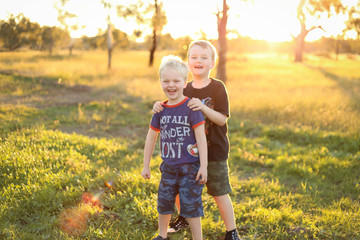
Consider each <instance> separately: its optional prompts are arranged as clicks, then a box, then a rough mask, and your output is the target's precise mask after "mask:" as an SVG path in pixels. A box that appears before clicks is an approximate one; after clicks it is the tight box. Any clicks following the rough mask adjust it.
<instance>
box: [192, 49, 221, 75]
mask: <svg viewBox="0 0 360 240" xmlns="http://www.w3.org/2000/svg"><path fill="white" fill-rule="evenodd" d="M188 65H189V68H190V70H191V72H192V74H193V75H194V76H201V77H208V76H209V73H210V71H211V69H213V68H214V66H215V63H214V61H213V60H212V58H211V52H210V50H209V49H207V48H202V47H201V46H198V45H194V46H192V47H191V49H190V51H189V59H188Z"/></svg>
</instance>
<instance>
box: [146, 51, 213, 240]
mask: <svg viewBox="0 0 360 240" xmlns="http://www.w3.org/2000/svg"><path fill="white" fill-rule="evenodd" d="M159 75H160V83H161V87H162V89H163V91H164V93H165V95H166V96H167V98H168V100H167V101H165V102H164V103H163V110H162V111H161V112H159V113H155V114H154V115H153V117H152V119H151V122H150V127H149V131H148V134H147V137H146V141H145V149H144V167H143V170H142V172H141V175H142V176H143V177H144V178H145V179H149V178H150V176H151V173H150V160H151V156H152V154H153V151H154V147H155V143H156V139H157V137H158V135H159V133H160V148H161V149H160V150H161V158H162V160H163V162H162V163H161V165H160V171H161V180H160V184H159V189H158V207H157V210H158V213H159V236H157V237H156V238H154V239H153V240H164V239H165V240H166V239H169V238H168V237H167V228H168V225H169V222H170V218H171V214H172V213H173V211H174V204H175V198H176V196H177V195H179V196H180V206H181V211H180V214H181V216H183V217H185V218H186V220H187V222H188V223H189V225H190V229H191V233H192V237H193V239H194V240H202V230H201V219H200V217H202V216H203V215H204V213H203V206H202V199H201V194H202V189H203V187H204V184H205V183H206V181H207V146H206V135H205V128H204V123H205V121H204V116H203V114H202V113H201V112H200V111H192V110H191V109H190V108H189V107H188V103H189V101H190V99H189V98H188V97H185V96H184V94H183V90H184V88H185V86H186V81H187V76H188V67H187V64H186V63H184V62H183V61H182V60H181V59H180V58H178V57H175V56H167V57H165V58H163V60H162V63H161V65H160V68H159Z"/></svg>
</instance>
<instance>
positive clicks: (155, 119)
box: [149, 113, 160, 132]
mask: <svg viewBox="0 0 360 240" xmlns="http://www.w3.org/2000/svg"><path fill="white" fill-rule="evenodd" d="M149 127H150V128H152V129H153V130H154V131H157V132H160V114H159V113H155V114H154V115H153V116H152V118H151V121H150V124H149Z"/></svg>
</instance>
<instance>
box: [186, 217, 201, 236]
mask: <svg viewBox="0 0 360 240" xmlns="http://www.w3.org/2000/svg"><path fill="white" fill-rule="evenodd" d="M186 220H187V221H188V222H189V225H190V229H191V235H192V239H193V240H202V230H201V218H200V217H196V218H186Z"/></svg>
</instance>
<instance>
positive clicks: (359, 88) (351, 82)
mask: <svg viewBox="0 0 360 240" xmlns="http://www.w3.org/2000/svg"><path fill="white" fill-rule="evenodd" d="M305 66H306V67H308V68H310V69H312V70H316V71H318V72H321V73H322V74H323V75H324V76H325V77H327V78H329V79H331V80H332V81H334V82H336V83H337V84H338V85H339V87H340V88H341V89H342V91H343V92H344V93H345V95H348V96H349V97H350V98H351V100H352V106H353V107H354V108H355V109H356V110H357V111H358V112H360V79H359V78H353V79H349V78H346V77H341V76H338V75H336V74H334V73H332V72H330V71H328V70H326V69H325V68H321V67H314V66H311V65H306V64H305Z"/></svg>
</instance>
